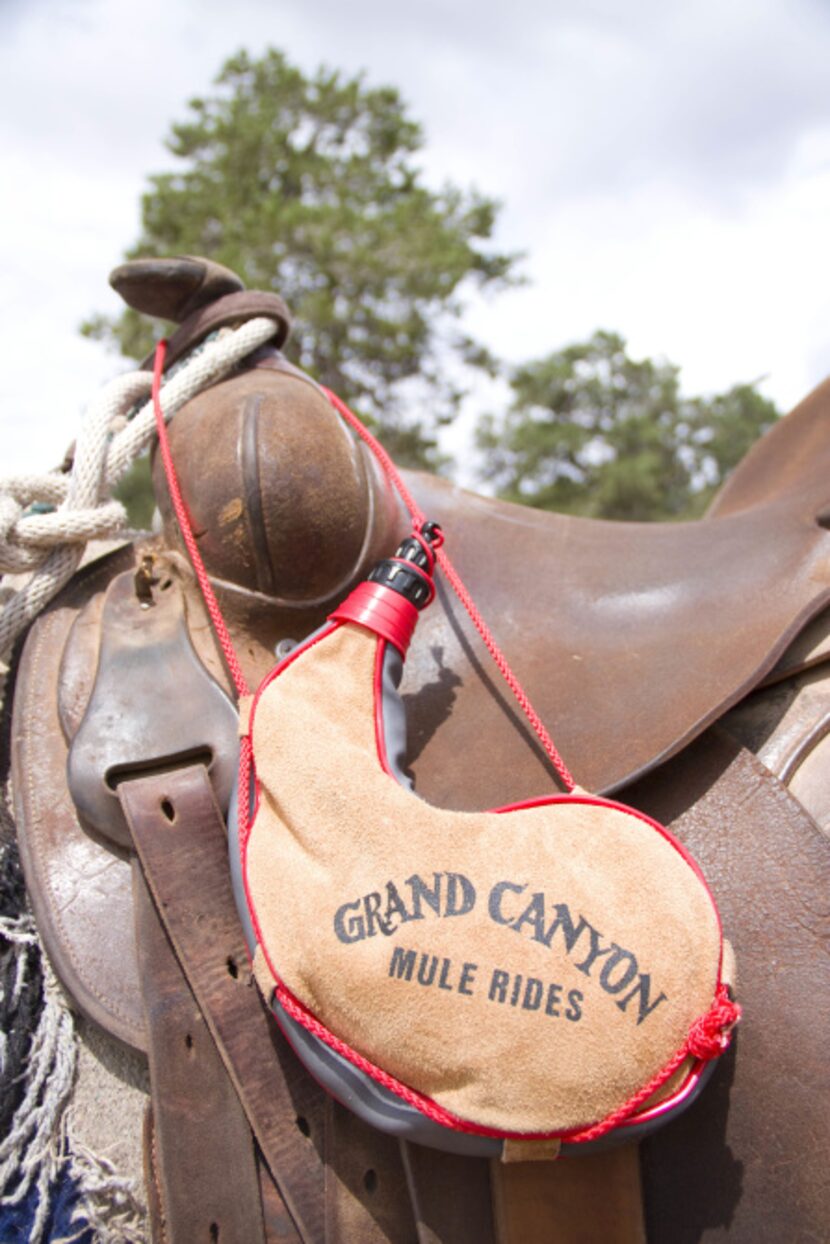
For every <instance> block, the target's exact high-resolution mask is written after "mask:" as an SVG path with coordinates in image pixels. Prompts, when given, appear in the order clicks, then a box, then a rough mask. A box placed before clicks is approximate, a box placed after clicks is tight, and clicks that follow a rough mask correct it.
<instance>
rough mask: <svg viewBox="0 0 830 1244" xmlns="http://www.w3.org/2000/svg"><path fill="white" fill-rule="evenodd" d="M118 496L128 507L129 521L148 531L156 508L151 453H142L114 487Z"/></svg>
mask: <svg viewBox="0 0 830 1244" xmlns="http://www.w3.org/2000/svg"><path fill="white" fill-rule="evenodd" d="M113 496H114V497H116V498H117V499H118V500H119V501H120V502H121V503H122V504H123V505H124V507H125V508H126V511H127V521H128V522H129V524H130V526H131V527H135V528H136V529H137V530H139V531H147V530H148V529H149V526H150V523H151V521H152V518H153V510H154V509H155V508H156V499H155V495H154V493H153V478H152V474H151V471H150V455H149V453H145V454H142V455H141V457H140V458H136V460H135V462H134V463H133V464H132V466H131V467H130V469H129V471H127V473H126V475H124V476H123V477H122V478H121V479H120V480H119V482H118V484H117V485H116V486H115V488H114V489H113Z"/></svg>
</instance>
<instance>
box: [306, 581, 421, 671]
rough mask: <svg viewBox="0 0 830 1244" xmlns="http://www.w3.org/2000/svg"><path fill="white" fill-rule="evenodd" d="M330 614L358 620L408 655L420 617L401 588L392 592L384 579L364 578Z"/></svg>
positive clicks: (339, 618)
mask: <svg viewBox="0 0 830 1244" xmlns="http://www.w3.org/2000/svg"><path fill="white" fill-rule="evenodd" d="M424 577H425V578H426V576H424ZM330 616H331V619H332V620H333V621H337V622H356V623H357V625H358V626H364V627H366V629H367V630H369V631H374V632H375V634H376V635H380V637H381V638H382V639H386V640H388V641H389V643H390V644H394V645H395V647H396V648H397V649H398V651H399V652H400V654H401V656H402V657H405V656H406V650H407V648H408V647H409V641H410V640H411V639H412V634H413V631H414V630H415V623H416V622H417V621H418V610H417V609H416V608H415V606H414V605H413V604H412V601H410V600H407V599H406V597H405V596H401V594H400V592H393V591H392V589H391V588H389V587H386V586H385V584H383V583H370V582H369V581H368V580H365V581H364V582H363V583H359V584H358V585H357V587H356V588H355V589H354V591H353V592H352V593H350V595H349V596H347V597H346V599H345V600H344V601H343V603H342V605H339V606H338V607H337V609H335V610H334V612H333V613H332V614H331V615H330Z"/></svg>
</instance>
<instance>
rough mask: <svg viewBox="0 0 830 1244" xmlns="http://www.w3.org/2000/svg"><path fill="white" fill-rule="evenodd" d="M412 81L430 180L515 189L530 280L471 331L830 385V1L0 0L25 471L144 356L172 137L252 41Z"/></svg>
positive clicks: (12, 422)
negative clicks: (131, 342)
mask: <svg viewBox="0 0 830 1244" xmlns="http://www.w3.org/2000/svg"><path fill="white" fill-rule="evenodd" d="M269 44H272V45H274V46H277V47H280V48H282V49H283V50H284V51H285V52H286V53H287V54H288V55H289V57H290V58H292V59H293V60H295V61H296V62H297V63H299V64H300V65H301V66H302V67H303V68H304V69H306V70H311V69H313V68H315V67H316V66H317V65H318V64H320V63H321V62H325V63H326V64H327V65H329V66H332V67H342V68H343V69H345V70H347V71H349V72H354V71H357V70H361V69H365V70H366V72H367V76H368V80H369V82H370V83H373V84H381V83H392V84H394V85H395V86H397V87H399V88H400V90H401V91H402V93H403V95H404V98H405V99H406V100H407V102H408V104H409V107H410V111H411V114H412V116H413V117H415V118H416V119H418V120H420V121H421V122H422V123H423V125H424V127H425V131H426V137H427V145H426V149H425V151H424V154H423V166H424V169H425V171H426V174H427V176H428V178H429V179H430V181H432V182H433V183H434V184H436V185H438V184H440V183H441V182H442V181H443V180H444V179H451V180H453V181H454V182H456V183H458V184H461V185H470V184H474V185H476V186H477V187H478V188H479V189H480V190H481V191H483V192H484V193H486V194H488V195H492V196H495V197H497V198H499V199H500V200H502V202H503V204H504V207H503V211H502V213H501V216H500V220H499V226H498V232H497V236H496V244H497V245H498V246H499V247H502V248H507V249H517V250H521V251H524V252H525V253H526V256H527V257H526V260H525V263H524V271H525V273H526V275H527V276H528V278H529V281H530V283H529V284H528V285H527V286H526V287H524V288H522V289H520V290H516V291H512V292H510V293H507V294H500V295H497V296H494V297H492V298H490V299H486V300H485V299H480V300H478V301H476V302H474V303H473V304H471V306H470V310H469V313H468V318H467V321H466V327H467V328H468V330H469V331H471V332H472V333H474V334H477V335H479V336H480V337H482V338H483V339H484V340H485V341H486V342H487V343H488V344H490V345H491V346H492V347H493V348H494V349H495V350H496V351H497V352H499V353H500V354H501V355H502V356H504V357H506V358H508V359H510V360H514V361H517V362H518V361H520V360H523V359H528V358H532V357H537V356H539V355H541V354H543V353H545V352H547V351H549V350H551V349H554V348H557V347H559V346H562V345H564V344H566V343H567V342H569V341H573V340H576V339H579V338H580V337H584V336H585V335H587V334H589V333H591V332H592V331H593V330H594V329H595V328H597V327H604V328H609V329H614V330H616V331H619V332H621V333H623V335H625V336H626V337H627V338H628V340H629V343H630V347H631V350H632V352H633V353H635V354H638V355H643V354H651V355H662V356H665V357H667V358H669V359H671V360H672V361H673V362H676V363H678V364H679V365H680V366H681V368H682V380H683V384H684V388H685V390H686V391H687V392H688V393H703V392H711V391H716V390H719V389H723V388H725V387H727V386H729V385H732V384H734V383H736V382H739V381H746V380H754V379H756V378H758V377H764V381H763V385H762V388H763V391H764V392H765V393H766V394H767V395H768V396H770V397H772V398H773V399H774V400H775V401H776V402H778V403H779V404H780V405H781V406H782V407H784V408H785V409H786V408H789V407H790V406H792V405H794V404H795V402H797V401H798V400H799V399H800V398H801V397H803V396H804V395H805V394H806V393H807V391H808V390H809V389H810V388H812V387H813V385H815V384H816V383H817V382H818V381H819V380H821V379H822V378H823V377H824V376H825V375H826V374H827V373H828V372H830V280H828V277H829V276H830V271H828V268H829V267H830V262H829V260H828V239H829V238H830V72H829V71H828V65H830V6H828V5H827V4H826V3H822V2H821V0H786V2H785V0H752V2H750V0H732V2H731V3H728V2H727V0H719V2H718V3H715V2H714V0H695V2H694V3H691V2H686V0H683V2H682V3H676V2H675V3H672V0H628V2H627V3H611V2H605V0H596V2H595V0H581V2H580V0H573V2H567V0H512V3H510V4H504V3H499V4H497V5H496V4H492V5H489V6H488V5H487V3H486V2H485V3H482V0H477V2H473V0H443V2H439V0H409V3H407V4H405V5H404V4H400V5H396V4H394V3H390V2H389V0H385V2H384V3H381V0H350V2H349V3H348V4H344V3H342V2H339V3H336V2H335V0H303V2H300V0H286V2H278V0H233V3H231V4H228V3H226V2H225V0H141V2H140V3H139V0H0V153H2V164H0V170H1V171H0V271H2V274H3V290H4V296H3V300H2V311H1V312H0V316H2V318H1V319H0V328H2V338H1V340H2V346H0V351H1V352H0V359H2V369H1V370H0V431H1V432H2V445H1V447H0V463H2V465H0V472H2V473H3V474H5V473H7V472H9V471H14V470H20V469H35V468H38V467H47V466H50V465H53V464H54V463H55V462H56V461H58V460H59V459H60V458H61V456H62V453H63V450H64V448H65V446H66V444H67V443H68V441H69V440H70V439H71V438H72V437H73V435H74V432H75V427H76V423H77V420H78V418H79V416H80V412H81V411H82V409H83V407H84V405H85V403H86V402H87V401H88V400H89V398H90V396H91V395H92V394H93V393H94V392H95V390H96V388H97V387H98V386H99V385H100V384H101V383H102V382H103V381H105V380H106V379H107V378H108V377H109V376H111V375H112V374H114V373H115V372H116V371H118V370H120V369H121V368H122V367H123V362H119V361H118V360H117V359H115V358H113V356H111V355H108V354H107V353H106V352H105V351H104V350H103V348H102V347H100V346H98V345H96V344H93V343H89V342H85V341H83V340H82V339H81V338H79V336H78V333H77V327H78V324H79V323H80V321H81V320H82V319H83V318H84V317H85V316H86V315H88V314H89V313H90V312H92V311H96V310H97V311H108V310H109V311H114V310H117V308H118V305H119V304H118V300H117V298H116V297H115V295H114V294H112V293H111V292H110V291H109V289H108V286H107V279H106V278H107V273H108V271H109V270H110V268H112V267H113V266H114V265H115V264H116V263H117V262H118V260H119V259H120V257H121V254H122V252H123V250H124V249H125V248H126V247H127V246H129V245H130V244H131V243H132V242H133V240H134V238H135V236H136V234H137V231H138V205H139V196H140V194H141V191H142V189H143V187H144V184H145V179H146V176H147V174H149V173H151V172H153V171H159V170H160V169H163V168H165V167H170V166H171V157H170V156H169V155H168V154H167V152H166V151H165V148H164V143H163V140H164V136H165V134H166V132H167V130H168V127H169V124H170V122H171V121H173V120H175V119H178V118H181V117H182V116H183V114H184V112H185V106H186V101H187V100H188V99H189V98H190V97H191V96H193V95H195V94H198V93H203V92H204V91H205V90H206V89H207V88H208V85H209V83H210V80H211V79H212V77H213V76H214V75H215V74H216V72H217V71H218V69H219V66H220V65H221V63H222V61H223V60H224V59H225V58H226V57H227V56H229V55H230V54H231V53H232V52H234V51H236V50H237V49H238V48H239V47H242V46H244V47H246V48H247V49H248V50H249V51H250V52H252V53H253V54H256V53H258V52H261V51H262V50H263V49H264V48H265V47H266V46H267V45H269Z"/></svg>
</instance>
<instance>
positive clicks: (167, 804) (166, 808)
mask: <svg viewBox="0 0 830 1244" xmlns="http://www.w3.org/2000/svg"><path fill="white" fill-rule="evenodd" d="M161 810H162V812H163V813H164V815H165V817H166V818H167V820H168V821H169V822H170V824H171V825H172V824H173V823H174V821H175V820H176V809H175V808H174V807H173V804H172V803H171V801H170V800H169V799H167V798H166V797H165V798H164V799H162V801H161Z"/></svg>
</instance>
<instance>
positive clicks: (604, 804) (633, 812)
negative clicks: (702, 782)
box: [489, 795, 723, 975]
mask: <svg viewBox="0 0 830 1244" xmlns="http://www.w3.org/2000/svg"><path fill="white" fill-rule="evenodd" d="M552 803H585V804H589V805H594V806H595V807H597V808H612V809H613V810H614V811H615V812H625V813H626V814H627V815H628V816H633V817H636V818H637V820H638V821H642V822H643V823H644V824H645V825H648V827H649V828H650V829H656V830H657V832H658V834H660V836H661V837H662V838H665V840H666V842H668V843H669V845H670V846H672V847H674V849H675V851H676V852H677V854H678V855H680V856H682V858H683V860H684V862H685V863H686V864H688V865H689V867H690V868H691V870H692V872H693V873H694V874H695V876H696V877H697V879H698V881H699V882H700V884H701V885H702V886H703V888H704V890H705V891H706V893H707V894H708V896H709V902H710V903H711V904H712V910H713V911H714V913H715V919H716V920H717V922H718V933H719V934H720V938H721V960H722V958H723V944H722V943H723V925H722V924H721V918H720V912H719V911H718V905H717V903H716V902H715V896H714V895H713V894H712V891H711V890H710V889H709V883H708V881H707V880H706V878H705V877H704V875H703V873H702V872H701V869H700V865H699V864H698V862H697V860H696V859H695V858H694V857H693V856H692V855H690V854H689V852H688V851H687V850H686V848H685V847H684V846H683V843H682V842H680V841H679V840H678V839H677V838H675V836H674V834H673V833H672V832H671V830H669V829H666V827H665V825H661V824H660V822H659V821H655V820H654V819H653V817H650V816H648V815H647V814H646V813H645V812H640V811H639V810H638V809H637V808H631V807H629V805H628V804H627V803H619V802H618V801H617V800H616V799H603V797H602V796H601V795H541V796H539V797H538V798H536V799H524V800H522V801H521V803H507V804H505V805H504V807H503V808H490V809H489V810H490V811H491V812H520V811H521V810H522V809H523V808H544V807H547V806H548V804H552ZM720 969H721V963H718V974H719V975H720Z"/></svg>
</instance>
